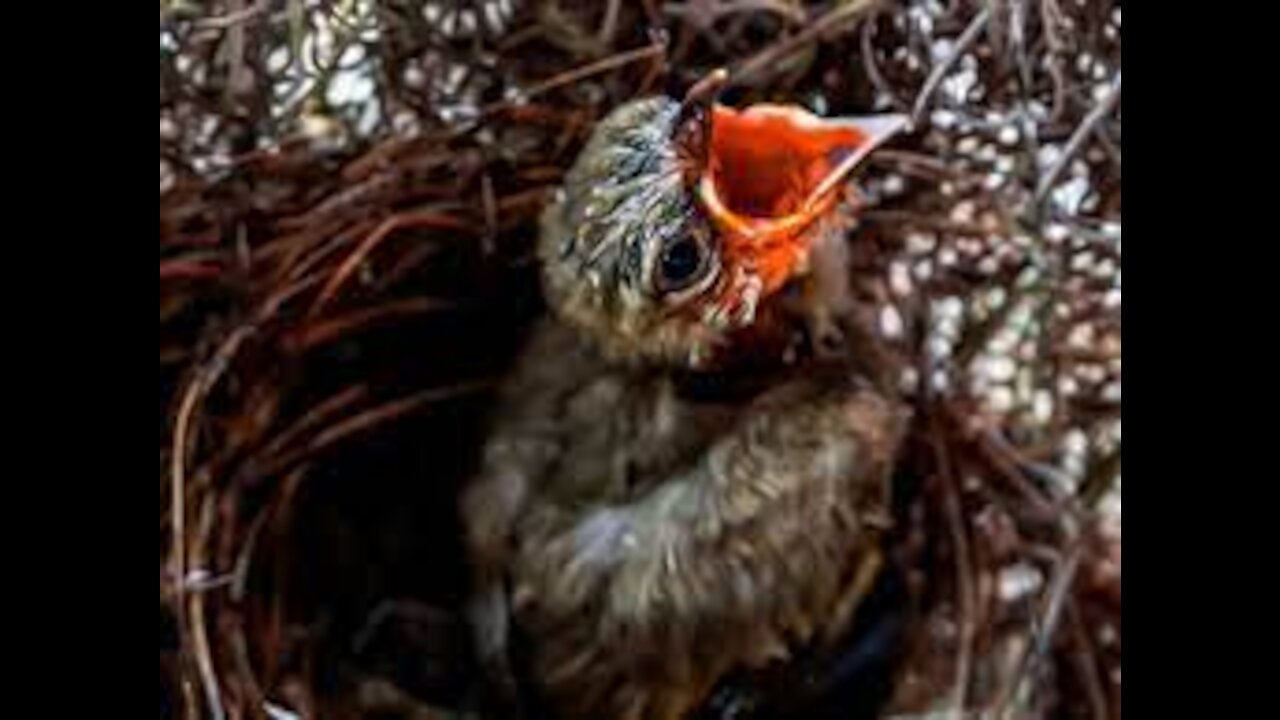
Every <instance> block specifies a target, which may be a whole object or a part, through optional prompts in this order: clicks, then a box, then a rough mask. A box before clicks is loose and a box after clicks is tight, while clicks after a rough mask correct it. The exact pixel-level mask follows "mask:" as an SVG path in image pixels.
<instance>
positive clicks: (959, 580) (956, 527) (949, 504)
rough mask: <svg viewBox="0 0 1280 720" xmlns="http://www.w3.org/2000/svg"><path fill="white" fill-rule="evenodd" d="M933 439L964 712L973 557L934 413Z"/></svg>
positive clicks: (956, 703)
mask: <svg viewBox="0 0 1280 720" xmlns="http://www.w3.org/2000/svg"><path fill="white" fill-rule="evenodd" d="M930 425H931V426H932V431H931V432H930V441H931V443H932V444H933V451H934V455H935V457H936V458H937V462H938V477H939V478H940V479H941V480H942V484H943V493H944V495H943V508H944V510H945V512H946V515H947V529H948V531H949V532H950V534H951V543H952V545H953V546H954V547H953V548H952V554H953V555H954V556H955V561H956V593H957V595H958V596H959V597H958V600H959V602H958V603H957V606H958V613H959V618H958V619H959V623H958V624H959V626H960V643H959V650H958V653H957V658H956V674H955V680H954V684H953V686H952V691H951V693H952V696H951V703H952V705H953V707H954V709H955V710H956V711H957V712H961V713H963V712H964V707H965V702H966V697H967V695H968V691H969V674H970V664H971V662H972V655H973V638H974V634H975V632H976V629H977V628H976V627H975V623H974V619H973V618H974V614H975V613H976V612H977V609H976V603H977V590H976V589H975V587H974V583H973V558H972V554H971V550H970V548H969V538H968V535H967V533H966V532H965V526H964V511H963V508H962V507H961V506H960V493H959V490H958V482H957V480H956V477H955V473H954V469H953V468H952V466H951V456H950V454H949V452H948V449H947V446H946V443H945V441H944V440H943V432H944V429H943V427H942V424H941V423H940V422H939V421H938V417H937V415H932V421H931V423H930Z"/></svg>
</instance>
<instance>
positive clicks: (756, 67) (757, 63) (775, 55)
mask: <svg viewBox="0 0 1280 720" xmlns="http://www.w3.org/2000/svg"><path fill="white" fill-rule="evenodd" d="M881 2H882V0H850V2H847V3H840V4H837V5H836V7H835V8H834V9H832V10H831V11H829V12H827V14H826V15H823V16H822V17H820V18H818V19H817V20H815V21H813V23H812V24H811V25H809V26H808V27H806V28H805V29H804V30H801V31H800V32H798V33H796V34H795V35H792V36H791V37H788V38H785V39H783V40H781V41H779V42H778V43H775V44H774V45H770V46H769V47H767V48H765V49H764V50H762V51H760V52H759V53H757V54H756V55H755V56H753V57H751V58H748V59H747V60H746V61H745V62H743V63H742V64H741V65H739V66H738V68H737V69H736V70H734V71H733V72H731V73H730V75H731V76H732V77H733V79H734V82H735V83H741V82H745V81H746V80H747V79H759V78H753V77H752V76H753V75H755V74H756V73H760V72H762V71H773V70H776V69H777V68H778V67H779V65H780V64H781V61H782V60H783V59H784V58H786V57H787V56H788V55H790V54H792V53H793V52H795V51H796V50H798V49H799V48H801V47H803V46H805V45H808V44H809V43H810V42H812V41H813V40H814V39H815V38H817V37H818V36H819V35H822V34H823V33H826V32H832V31H835V30H838V29H843V28H844V27H845V26H846V25H851V24H853V23H854V22H856V21H857V20H859V19H861V18H862V16H863V15H865V14H866V13H867V11H869V10H871V9H873V8H874V7H876V6H878V5H880V4H881Z"/></svg>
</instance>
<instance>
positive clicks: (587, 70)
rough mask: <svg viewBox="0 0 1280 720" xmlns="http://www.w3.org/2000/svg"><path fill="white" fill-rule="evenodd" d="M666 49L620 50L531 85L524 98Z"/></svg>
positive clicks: (659, 53) (503, 104) (499, 104)
mask: <svg viewBox="0 0 1280 720" xmlns="http://www.w3.org/2000/svg"><path fill="white" fill-rule="evenodd" d="M665 51H666V46H665V45H663V44H661V43H654V44H652V45H646V46H644V47H641V48H636V49H634V50H627V51H626V52H620V53H618V54H617V55H611V56H609V57H607V58H604V59H603V60H597V61H595V62H593V63H589V64H587V65H583V66H582V67H579V68H574V69H573V70H569V71H566V72H563V73H560V74H559V75H556V76H555V77H552V78H549V79H547V80H545V81H543V82H541V83H538V84H537V85H534V86H532V87H530V88H529V89H527V90H525V92H524V99H525V100H529V99H532V98H534V97H537V96H538V95H542V94H543V93H546V92H550V91H551V90H554V89H556V88H558V87H563V86H565V85H572V84H573V83H576V82H578V81H579V80H583V79H585V78H589V77H591V76H592V75H599V74H600V73H604V72H609V71H610V70H614V69H616V68H620V67H622V66H624V65H629V64H631V63H633V62H638V61H640V60H647V59H649V58H654V57H660V56H661V55H662V54H663V52H665ZM510 104H511V103H510V102H508V101H504V102H500V103H498V104H497V105H494V106H491V107H490V108H488V109H487V112H492V111H495V110H498V109H500V108H503V107H507V106H509V105H510ZM487 112H484V113H482V114H487Z"/></svg>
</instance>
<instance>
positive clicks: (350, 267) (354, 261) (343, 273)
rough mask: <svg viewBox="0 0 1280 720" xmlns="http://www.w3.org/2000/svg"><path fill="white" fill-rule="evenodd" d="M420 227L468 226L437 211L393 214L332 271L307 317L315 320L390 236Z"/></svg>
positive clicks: (450, 228)
mask: <svg viewBox="0 0 1280 720" xmlns="http://www.w3.org/2000/svg"><path fill="white" fill-rule="evenodd" d="M411 227H422V228H436V229H445V230H466V229H467V225H466V224H465V223H463V222H462V221H460V220H458V219H456V218H453V217H451V216H449V215H445V214H444V213H441V212H438V211H436V210H417V211H413V212H406V213H400V214H398V215H393V216H391V217H389V218H387V219H386V220H384V221H383V222H382V224H381V225H379V226H378V227H377V228H375V229H374V231H373V232H372V233H370V234H369V235H368V236H367V237H366V238H365V239H364V240H363V241H362V242H361V243H360V245H359V247H357V248H356V249H355V250H354V251H352V253H351V254H350V255H348V256H347V259H346V260H344V261H343V262H342V265H340V266H339V267H338V269H337V270H335V271H334V273H333V275H332V276H330V278H329V282H328V283H326V284H325V286H324V288H323V289H321V290H320V294H319V295H317V296H316V300H315V302H314V303H312V304H311V310H310V311H309V315H310V316H311V317H315V316H316V315H317V314H319V312H320V311H321V310H322V309H324V306H325V305H327V304H328V303H329V301H330V300H332V299H333V297H334V296H335V295H337V293H338V291H339V290H340V289H342V286H343V285H344V284H345V283H346V282H347V280H348V279H350V277H351V276H352V275H353V274H355V271H356V269H357V268H359V267H360V263H362V262H364V259H365V258H366V257H368V256H369V253H371V252H373V250H374V248H376V247H377V246H378V244H379V243H381V242H382V241H383V240H384V239H386V238H387V237H388V236H389V235H391V233H393V232H395V231H397V230H402V229H404V228H411Z"/></svg>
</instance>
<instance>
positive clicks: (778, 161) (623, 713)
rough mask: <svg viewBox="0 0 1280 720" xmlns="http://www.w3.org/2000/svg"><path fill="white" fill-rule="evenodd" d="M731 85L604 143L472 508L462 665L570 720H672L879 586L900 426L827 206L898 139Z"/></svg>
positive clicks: (553, 207)
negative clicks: (844, 323) (742, 103)
mask: <svg viewBox="0 0 1280 720" xmlns="http://www.w3.org/2000/svg"><path fill="white" fill-rule="evenodd" d="M723 82H724V76H723V75H722V74H715V75H713V76H711V77H710V78H709V79H708V80H707V81H706V82H704V83H700V84H699V85H698V86H695V88H694V89H693V90H691V91H690V92H689V94H688V95H687V96H686V97H685V98H684V99H683V101H679V100H674V99H671V98H668V97H653V98H646V99H641V100H637V101H633V102H631V103H629V104H626V105H624V106H622V107H619V108H618V109H616V110H615V111H614V112H613V113H611V114H610V115H609V116H608V117H606V118H605V119H604V120H603V121H601V122H600V123H599V125H598V126H597V127H596V129H595V131H594V133H593V135H592V137H591V138H590V140H589V141H588V143H587V145H586V147H585V148H584V150H583V151H582V153H581V155H580V156H579V158H578V160H577V161H576V163H575V164H574V166H573V167H572V169H571V170H570V172H569V173H568V175H567V177H566V179H565V182H564V185H563V188H562V189H561V191H560V192H559V193H558V195H557V197H556V198H555V199H554V201H553V202H552V203H551V204H550V205H549V206H548V207H547V208H546V210H545V212H544V215H543V217H542V224H541V235H540V238H539V246H538V254H539V260H540V262H541V269H542V277H543V284H544V290H545V295H546V298H547V301H548V304H549V306H550V308H551V310H552V313H551V316H550V317H549V318H547V319H545V320H544V321H543V323H542V324H541V325H540V326H538V327H537V328H536V329H535V331H534V334H533V336H532V338H531V340H530V342H529V345H528V347H527V349H526V351H525V353H524V354H523V356H522V358H521V360H520V362H519V365H518V367H517V368H516V370H515V372H514V373H513V376H512V377H511V379H510V381H509V382H508V384H507V385H506V387H505V389H504V390H503V392H502V395H501V398H500V405H499V408H500V409H499V411H498V413H497V417H496V421H495V427H494V430H493V433H492V436H491V439H490V441H489V443H488V445H487V447H486V449H485V454H484V458H483V467H482V470H481V472H480V474H479V475H478V477H477V478H476V479H475V480H474V481H473V482H472V483H470V484H469V486H468V487H467V488H466V489H465V491H464V493H463V497H462V500H461V513H462V519H463V525H464V527H465V530H466V534H467V538H466V539H467V547H468V549H469V553H470V561H471V565H472V568H473V571H474V582H475V586H474V595H473V597H472V599H471V603H470V612H471V619H472V621H473V623H474V626H475V631H476V644H477V649H478V653H479V656H480V658H481V660H482V662H483V663H484V664H485V666H486V667H487V668H488V669H489V670H490V671H491V673H492V674H493V676H494V677H495V678H496V679H498V680H499V687H501V688H504V689H505V691H506V692H508V693H512V694H514V687H515V685H514V683H513V682H512V681H511V677H512V676H513V675H519V676H521V677H526V678H528V683H529V684H530V686H531V687H532V689H533V694H534V695H535V696H536V697H537V698H538V701H539V704H540V705H541V706H544V707H546V708H548V709H549V710H550V712H551V714H553V715H554V716H555V717H559V718H565V719H566V720H574V719H579V718H581V719H585V718H590V719H592V720H679V719H680V718H686V717H689V716H690V715H691V714H692V713H693V712H694V711H695V710H696V709H697V708H699V707H700V706H702V705H703V704H704V703H705V702H706V701H707V699H708V698H709V696H710V695H711V694H712V693H713V691H714V690H715V688H716V687H717V685H718V684H719V683H721V682H722V681H723V680H724V679H725V678H726V677H727V676H729V675H730V674H731V673H734V672H736V671H750V670H752V669H758V668H762V667H765V666H766V665H768V664H770V663H772V662H774V661H779V660H785V659H787V658H788V657H790V656H791V655H792V654H793V653H795V652H796V651H798V650H799V649H800V648H806V647H812V646H814V645H820V644H821V643H823V642H829V641H830V640H831V639H832V638H834V637H836V636H837V635H838V634H839V633H840V632H841V631H843V630H844V629H845V628H847V627H848V625H849V622H850V620H851V618H852V617H853V616H854V614H855V610H856V608H857V606H858V603H859V600H860V599H861V598H862V597H863V596H864V595H865V594H866V592H867V590H868V588H869V586H870V585H871V582H872V580H873V579H874V578H875V577H876V574H877V572H878V570H879V567H880V555H879V552H878V545H879V539H880V536H881V533H882V531H883V530H884V528H885V525H886V515H887V512H886V511H887V505H888V501H889V488H888V476H889V472H890V470H891V468H892V465H893V462H894V459H895V453H896V452H897V449H898V445H899V442H900V437H901V435H902V432H903V426H904V411H903V410H902V409H901V408H900V406H899V405H898V404H897V403H896V402H895V401H894V399H893V398H891V397H890V396H889V395H887V394H886V393H884V392H882V391H879V390H877V389H876V388H875V387H874V386H873V385H872V384H871V383H869V382H868V381H866V380H865V379H864V377H863V376H862V375H861V374H860V373H859V372H858V370H857V368H858V363H857V360H858V352H857V348H856V347H855V346H854V345H853V344H851V343H849V342H847V341H843V340H841V335H840V330H839V326H840V319H839V318H840V316H841V313H842V312H844V311H846V310H847V308H846V307H845V305H846V301H847V297H846V295H847V289H846V288H844V285H843V283H844V282H846V281H847V272H848V267H847V265H846V264H845V261H844V258H843V255H842V252H843V249H844V247H845V243H846V232H845V230H846V228H845V227H844V226H843V225H842V224H841V223H840V221H839V219H840V213H839V212H838V210H839V207H838V203H839V200H840V197H841V190H842V187H843V185H844V182H843V181H845V180H846V179H847V178H848V175H849V174H850V173H851V172H852V171H853V170H854V169H855V168H856V167H857V166H858V165H859V164H860V163H861V162H862V160H863V159H865V158H866V156H867V155H868V153H869V152H871V151H872V150H873V149H874V148H875V147H877V146H878V145H879V144H881V143H883V142H884V141H885V140H886V139H888V138H889V137H891V136H892V135H893V134H894V133H896V132H897V131H898V130H899V129H901V128H902V127H903V125H904V124H905V119H904V118H902V117H899V116H888V117H873V118H861V119H821V118H818V117H815V116H814V115H812V114H810V113H808V112H806V111H804V110H802V109H799V108H795V107H789V106H778V105H756V106H751V107H748V108H746V109H743V110H735V109H732V108H729V107H725V106H722V105H720V104H718V103H717V102H716V101H715V97H716V95H717V93H716V88H717V87H718V86H719V85H720V84H721V83H723ZM819 335H825V336H826V337H827V338H828V339H827V341H824V342H825V350H824V351H822V352H806V351H805V347H806V346H805V345H804V343H803V342H798V341H797V338H799V339H804V338H810V339H812V338H814V337H815V336H819ZM832 338H834V342H832V341H831V340H832Z"/></svg>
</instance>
